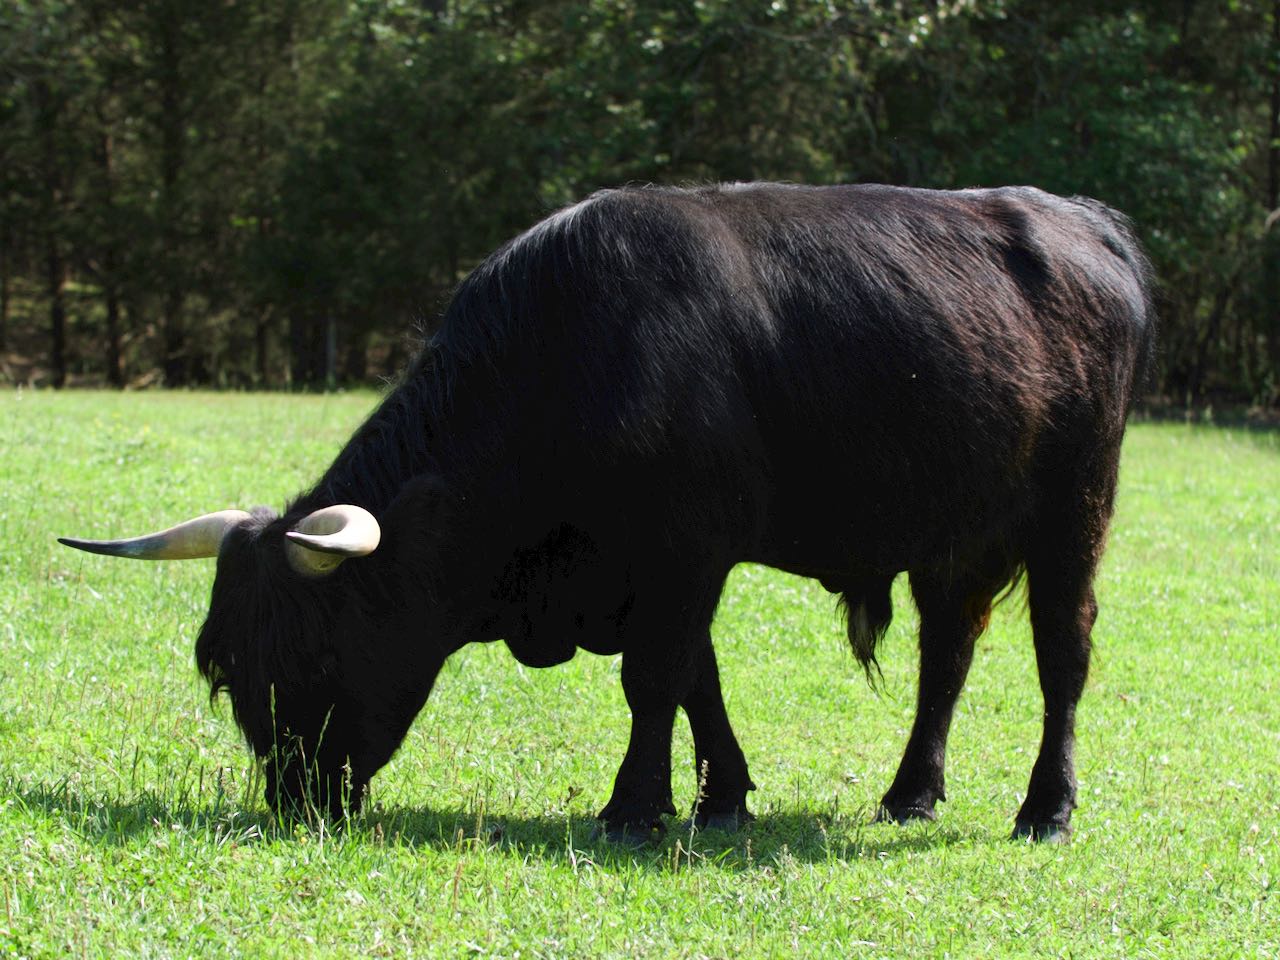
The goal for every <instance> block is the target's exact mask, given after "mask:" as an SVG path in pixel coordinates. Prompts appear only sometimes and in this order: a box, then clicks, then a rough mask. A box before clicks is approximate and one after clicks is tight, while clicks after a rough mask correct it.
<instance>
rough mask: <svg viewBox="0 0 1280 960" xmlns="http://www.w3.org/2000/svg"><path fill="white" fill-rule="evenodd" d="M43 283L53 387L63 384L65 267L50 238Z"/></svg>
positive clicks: (65, 381) (59, 387)
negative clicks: (46, 307) (47, 304)
mask: <svg viewBox="0 0 1280 960" xmlns="http://www.w3.org/2000/svg"><path fill="white" fill-rule="evenodd" d="M45 284H46V291H47V293H48V295H49V334H50V349H49V370H50V374H51V377H52V383H53V385H54V387H55V388H57V389H59V390H61V389H62V388H63V387H65V386H66V385H67V306H66V298H65V296H64V291H65V289H66V284H67V268H66V264H65V263H64V262H63V260H62V256H61V255H60V254H59V253H58V248H57V244H56V242H55V241H54V239H53V238H52V237H50V238H49V246H48V249H47V250H46V251H45Z"/></svg>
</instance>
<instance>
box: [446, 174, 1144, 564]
mask: <svg viewBox="0 0 1280 960" xmlns="http://www.w3.org/2000/svg"><path fill="white" fill-rule="evenodd" d="M1108 229H1110V228H1109V227H1108V221H1107V219H1106V216H1105V215H1104V214H1103V213H1100V212H1099V210H1098V209H1097V208H1093V207H1089V206H1087V205H1081V204H1077V203H1073V202H1072V201H1065V200H1061V199H1059V198H1055V197H1050V196H1048V195H1046V194H1043V193H1040V192H1039V191H1034V190H1023V189H1014V190H1004V191H964V192H959V193H946V192H935V191H917V190H904V189H896V188H885V187H844V188H798V187H778V186H769V185H748V186H744V187H734V188H726V189H706V190H697V191H678V190H651V189H644V190H626V191H615V192H611V193H608V194H606V195H603V196H600V197H597V198H594V199H593V200H591V201H588V202H587V203H585V204H582V205H580V206H578V207H575V208H572V209H571V210H569V211H567V212H565V213H562V214H560V215H557V217H555V218H552V219H551V220H549V221H547V222H545V223H544V224H542V225H540V226H539V227H537V228H535V229H534V230H533V231H530V233H529V234H527V235H525V236H524V237H522V238H520V239H519V240H517V241H516V242H515V243H514V244H512V245H511V247H509V248H507V249H505V250H503V251H500V252H499V254H497V255H495V257H494V258H491V260H490V262H489V263H488V264H486V265H485V267H484V268H482V269H481V270H480V271H477V274H476V275H474V276H473V278H472V280H470V281H468V284H467V285H465V286H464V289H463V291H462V292H461V293H460V295H459V298H458V299H457V300H455V304H454V307H453V308H451V314H452V316H451V317H450V318H449V319H447V320H446V330H445V337H444V342H445V344H446V345H448V341H449V340H450V338H451V337H452V338H454V339H455V340H456V341H457V345H456V348H452V347H451V352H452V353H453V354H455V355H456V356H457V357H460V358H461V364H460V366H461V367H465V368H468V369H469V370H470V371H471V372H470V373H469V374H468V376H473V377H475V376H488V377H492V378H493V382H492V383H491V384H489V385H488V387H487V388H486V389H482V390H480V391H478V394H477V395H480V396H485V397H489V398H490V399H489V400H487V401H486V403H487V404H489V406H487V407H486V406H485V404H475V405H474V407H473V416H474V419H475V420H476V421H477V423H480V422H482V421H483V422H485V423H493V422H501V423H503V424H504V425H505V426H504V428H503V433H504V434H505V438H496V439H493V440H486V443H487V445H488V446H489V448H490V449H492V450H494V451H500V452H502V455H503V456H506V457H508V458H511V457H515V458H516V459H522V460H524V461H526V462H535V461H536V462H544V463H547V464H549V465H550V469H549V470H547V471H546V475H545V477H543V478H542V481H543V482H542V485H541V486H539V485H538V481H536V480H532V479H530V478H528V477H525V478H523V480H522V481H521V482H522V484H523V489H522V493H521V496H522V498H523V500H524V501H525V502H523V503H521V505H520V509H522V510H527V509H528V511H529V512H537V509H531V508H529V503H530V502H532V501H540V502H542V503H544V504H546V507H545V510H546V511H548V512H549V513H553V514H560V513H565V512H569V513H572V514H573V516H574V517H575V518H582V522H583V523H584V524H593V523H595V524H601V525H606V526H607V525H608V524H611V523H618V524H627V523H628V522H629V518H630V522H631V523H632V530H631V531H629V533H628V535H631V534H634V533H636V532H637V531H639V532H646V531H652V534H653V535H654V536H657V537H665V538H667V539H672V538H673V537H675V536H676V535H677V534H679V533H681V532H685V533H687V534H688V538H689V539H697V538H699V537H701V538H703V539H707V538H711V539H717V540H719V541H721V542H722V543H724V544H728V545H729V548H730V549H732V550H733V551H736V552H737V554H738V556H737V559H758V560H764V561H766V562H772V563H777V564H778V565H781V566H789V567H792V568H796V569H801V568H803V569H814V570H820V569H822V568H823V567H824V566H826V565H829V564H847V563H848V562H849V558H857V559H858V560H859V561H860V562H861V563H863V564H864V565H866V566H868V567H872V568H876V569H894V570H896V569H902V568H904V567H906V566H910V565H911V563H912V562H913V561H914V560H917V559H919V558H920V557H923V556H931V555H936V554H937V553H938V552H939V551H943V550H946V549H948V548H949V546H950V545H953V544H955V543H958V542H959V543H973V542H974V541H975V540H976V539H980V538H981V537H987V536H999V535H1000V529H999V528H1000V527H1001V525H1007V524H1009V523H1012V522H1016V519H1017V517H1018V516H1019V515H1021V514H1023V513H1025V512H1026V511H1027V510H1028V509H1030V508H1031V506H1032V505H1033V504H1032V500H1033V499H1034V497H1035V494H1036V482H1035V480H1036V476H1037V471H1038V470H1041V469H1043V464H1044V463H1046V462H1049V461H1052V460H1053V459H1054V458H1055V457H1064V456H1070V455H1072V453H1073V451H1074V450H1075V448H1076V447H1078V446H1079V445H1080V444H1082V443H1088V442H1091V439H1092V438H1094V437H1096V436H1097V435H1098V433H1099V431H1101V430H1102V429H1103V426H1104V425H1105V424H1107V423H1110V424H1111V425H1112V426H1113V427H1114V425H1115V424H1116V423H1119V424H1121V425H1122V424H1123V417H1124V410H1125V407H1126V405H1127V401H1128V395H1127V393H1128V391H1129V390H1130V389H1131V388H1132V381H1133V372H1134V366H1135V364H1134V361H1133V358H1134V357H1135V356H1136V355H1137V352H1138V349H1139V348H1138V346H1137V343H1138V341H1139V340H1140V339H1141V333H1140V331H1139V327H1140V326H1141V324H1142V323H1144V322H1145V317H1142V316H1139V314H1140V313H1141V311H1142V305H1143V304H1144V303H1145V291H1144V289H1143V278H1142V277H1141V276H1140V273H1141V271H1140V270H1138V269H1136V268H1135V267H1134V266H1133V265H1132V264H1131V263H1128V262H1126V260H1125V256H1124V254H1125V253H1126V250H1127V249H1128V248H1127V247H1126V246H1125V242H1127V240H1126V238H1125V237H1123V236H1120V240H1119V241H1117V240H1116V236H1117V235H1118V234H1117V233H1116V231H1115V230H1112V236H1111V237H1110V238H1108V236H1107V235H1106V234H1107V232H1108ZM1138 257H1139V258H1140V254H1139V255H1138ZM450 326H452V332H451V331H450V329H449V327H450ZM459 393H460V394H461V393H462V391H461V389H460V390H459ZM498 397H501V398H507V399H505V400H499V399H494V398H498ZM495 411H496V414H495ZM1117 411H1118V412H1117ZM456 432H457V434H458V435H466V436H469V435H471V431H468V430H458V431H456ZM475 432H476V433H477V435H478V434H479V433H480V432H481V431H480V429H479V428H477V429H476V431H475ZM503 451H505V452H503ZM513 451H514V452H513ZM530 491H533V492H530ZM620 503H625V506H623V507H622V508H621V509H620V506H619V504H620ZM538 509H541V508H538Z"/></svg>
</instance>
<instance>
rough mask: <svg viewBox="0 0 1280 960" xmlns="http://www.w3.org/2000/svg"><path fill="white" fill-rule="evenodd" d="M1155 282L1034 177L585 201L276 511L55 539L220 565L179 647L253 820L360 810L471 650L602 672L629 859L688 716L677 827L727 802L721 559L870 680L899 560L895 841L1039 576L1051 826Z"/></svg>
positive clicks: (561, 217)
mask: <svg viewBox="0 0 1280 960" xmlns="http://www.w3.org/2000/svg"><path fill="white" fill-rule="evenodd" d="M1148 293H1149V276H1148V268H1147V265H1146V261H1145V259H1144V258H1143V255H1142V253H1141V251H1140V250H1139V248H1138V246H1137V244H1136V242H1135V241H1134V239H1133V236H1132V234H1131V233H1130V231H1129V229H1128V227H1127V225H1126V223H1125V221H1124V219H1123V218H1122V217H1121V216H1119V215H1118V214H1116V213H1115V212H1114V211H1111V210H1109V209H1107V208H1106V207H1104V206H1102V205H1101V204H1098V203H1096V202H1093V201H1090V200H1085V199H1080V198H1075V199H1062V198H1059V197H1054V196H1051V195H1048V194H1045V193H1043V192H1041V191H1038V190H1034V189H1030V188H1011V189H1001V190H970V191H961V192H954V193H944V192H932V191H924V190H909V189H896V188H889V187H874V186H865V187H833V188H804V187H795V186H773V185H765V184H758V185H735V186H727V187H712V188H705V189H695V190H676V189H659V188H637V189H625V190H617V191H608V192H604V193H601V194H597V195H596V196H594V197H592V198H590V199H589V200H587V201H585V202H583V203H581V204H578V205H576V206H574V207H571V208H569V209H567V210H564V211H561V212H560V213H558V214H556V215H554V216H552V217H551V218H549V219H548V220H546V221H544V222H542V223H540V224H538V225H537V226H535V227H534V228H532V229H531V230H530V231H528V232H527V233H525V234H523V235H522V236H520V237H518V238H517V239H515V240H514V241H512V242H511V243H509V244H507V245H506V246H504V247H503V248H502V249H500V250H498V251H497V252H496V253H494V254H493V255H492V256H490V257H489V258H488V259H487V260H486V261H485V262H484V263H482V264H481V265H480V266H479V267H478V268H477V269H476V270H475V271H474V272H473V273H472V274H471V275H470V276H469V277H468V278H467V279H466V280H465V281H464V282H463V283H462V284H461V286H460V287H459V289H458V291H457V293H456V296H455V297H454V299H453V302H452V303H451V305H450V306H449V308H448V310H447V311H446V314H445V316H444V319H443V322H442V325H441V327H440V329H439V332H438V333H437V334H436V335H435V336H434V337H433V338H432V339H431V341H430V342H429V343H428V344H427V345H426V346H425V348H424V349H423V350H422V352H421V353H420V355H419V356H418V357H417V358H416V359H415V360H414V362H413V363H412V364H411V366H410V368H409V370H408V371H407V372H406V374H405V376H404V378H403V380H402V381H401V382H400V384H399V385H398V386H397V387H396V388H395V389H394V390H393V391H392V392H391V393H390V395H389V396H388V397H387V398H386V399H385V401H384V402H383V403H382V405H381V406H380V407H379V408H378V410H377V411H376V412H375V413H374V414H373V416H372V417H371V418H370V419H369V420H368V421H367V422H366V423H365V424H364V425H363V426H362V427H361V428H360V429H359V430H358V431H357V432H356V434H355V436H354V437H353V438H352V439H351V441H350V443H348V445H347V446H346V448H345V449H344V450H343V451H342V452H341V453H340V454H339V456H338V458H337V460H336V461H335V462H334V464H333V465H332V466H331V467H330V468H329V470H328V472H327V473H326V474H325V475H324V477H323V478H322V479H321V480H320V482H319V483H318V484H317V485H316V486H315V488H314V489H313V490H311V491H310V492H308V493H306V494H304V495H302V496H301V497H299V498H298V500H297V501H296V502H295V503H293V504H292V505H291V506H290V507H289V508H288V509H287V510H286V511H285V513H284V515H283V516H279V517H277V516H276V515H275V514H274V513H272V512H270V511H265V510H258V511H255V512H254V513H252V514H248V513H240V512H227V513H223V514H217V515H211V516H212V517H214V518H216V521H215V520H210V518H208V517H206V518H201V519H200V520H199V521H193V522H192V523H193V524H195V527H194V528H193V529H196V528H198V529H197V534H198V536H197V534H193V533H191V532H190V531H187V532H185V533H184V532H182V531H183V530H185V526H184V527H181V528H175V530H177V531H178V532H177V533H175V532H174V531H168V532H166V533H164V534H162V535H153V536H151V537H146V538H138V539H137V540H132V541H111V542H86V541H77V542H73V545H77V546H83V547H87V548H89V549H94V550H98V551H99V552H107V553H117V554H123V555H131V556H144V557H145V556H196V555H213V554H216V555H217V556H218V568H217V577H216V579H215V581H214V585H213V593H212V598H211V601H210V608H209V615H208V618H207V620H206V621H205V624H204V627H203V629H202V630H201V633H200V637H199V640H198V641H197V644H196V658H197V661H198V663H199V666H200V669H201V670H202V671H203V673H204V674H205V676H206V677H208V679H209V681H210V683H211V685H212V689H213V692H214V693H215V694H216V692H217V691H218V690H219V689H222V688H226V689H227V690H228V691H229V693H230V697H231V702H232V704H233V707H234V710H235V716H236V719H237V722H238V723H239V724H240V726H241V727H242V729H243V730H244V733H245V735H246V737H247V738H248V740H249V741H250V743H251V744H252V746H253V748H254V749H255V750H256V752H257V753H258V754H259V755H261V756H264V757H268V758H269V762H268V764H267V770H268V778H267V784H268V785H267V793H268V801H269V802H270V803H272V804H282V805H283V804H289V805H293V804H299V803H314V804H318V805H319V807H320V808H321V809H324V810H328V811H329V812H331V813H333V814H334V815H340V814H341V813H342V812H343V810H344V807H346V808H350V807H351V806H353V805H355V804H357V803H358V802H359V799H360V797H361V795H362V794H363V792H364V790H365V788H366V786H367V784H368V782H369V779H370V778H371V777H372V776H373V774H374V773H375V772H376V771H377V770H378V769H379V768H380V767H381V766H382V765H383V764H385V763H386V762H387V760H388V759H389V758H390V757H391V755H392V754H393V753H394V751H395V750H396V749H397V747H398V746H399V744H400V743H401V741H402V740H403V738H404V736H405V733H406V731H407V730H408V728H409V725H410V723H411V722H412V721H413V719H414V717H415V715H416V714H417V713H418V711H419V710H420V709H421V708H422V706H423V704H424V702H425V701H426V699H427V695H428V693H429V692H430V689H431V686H432V683H433V682H434V680H435V677H436V676H437V674H438V672H439V670H440V668H441V665H442V664H443V663H444V661H445V658H447V657H448V656H449V655H450V654H451V653H453V652H454V651H455V650H457V649H459V648H460V647H461V646H463V645H464V644H466V643H469V642H471V641H489V640H494V639H503V640H505V641H506V643H507V644H508V646H509V647H510V649H511V652H512V653H513V654H514V655H515V656H516V657H517V658H518V659H519V660H520V661H521V662H523V663H526V664H532V665H535V666H547V665H550V664H555V663H559V662H562V661H564V660H567V659H568V658H570V657H572V656H573V655H574V653H575V651H576V650H577V649H578V648H579V647H581V648H583V649H586V650H589V651H592V652H594V653H601V654H619V653H620V654H621V655H622V686H623V690H624V692H625V694H626V699H627V703H628V705H629V706H630V709H631V715H632V728H631V740H630V746H629V747H628V749H627V753H626V757H625V758H624V759H623V762H622V766H621V769H620V770H619V771H618V776H617V780H616V782H615V785H614V790H613V796H612V798H611V799H610V800H609V802H608V803H607V804H606V805H605V807H604V809H603V810H602V811H601V813H600V817H601V818H602V819H603V821H604V822H605V825H606V827H607V829H608V830H609V832H610V833H611V834H616V833H619V832H622V831H629V832H630V834H631V835H633V836H635V835H639V836H647V835H649V833H650V831H651V830H652V829H654V828H656V827H659V826H660V822H661V821H660V818H661V815H662V814H664V813H674V812H675V810H674V807H673V806H672V798H671V783H670V779H671V734H672V726H673V723H674V720H675V716H676V712H677V709H678V708H683V709H684V711H685V713H686V715H687V716H688V719H689V723H690V726H691V727H692V731H693V740H694V745H695V752H696V763H697V768H698V771H699V779H700V782H701V783H702V787H701V797H700V801H699V804H698V806H697V810H696V815H697V818H698V820H699V822H700V823H703V824H705V823H713V824H718V825H733V824H736V823H738V822H740V821H741V820H742V819H744V818H745V817H747V816H748V813H747V808H746V794H747V791H748V790H750V789H752V788H753V787H754V784H752V782H751V778H750V776H749V775H748V772H747V764H746V761H745V759H744V758H743V754H742V751H741V749H740V748H739V746H738V743H737V740H736V739H735V737H734V734H733V731H732V729H731V728H730V725H729V719H728V717H727V715H726V712H725V707H724V703H723V700H722V698H721V691H720V681H719V676H718V674H717V670H716V660H715V654H714V652H713V650H712V645H711V635H710V627H711V622H712V617H713V614H714V612H715V609H716V604H717V602H718V599H719V597H720V593H721V589H722V587H723V585H724V582H725V578H726V576H727V575H728V573H729V571H730V569H731V568H732V567H733V566H734V565H735V564H737V563H740V562H743V561H752V562H756V563H763V564H768V565H769V566H772V567H776V568H778V569H781V570H787V571H791V572H793V573H798V574H802V575H805V576H809V577H814V578H817V579H819V580H820V581H821V582H822V583H823V584H824V585H825V586H826V587H827V589H829V590H831V591H833V592H836V593H839V594H841V595H842V603H843V605H844V607H845V611H846V614H847V618H848V632H849V638H850V641H851V643H852V646H853V650H854V652H855V654H856V655H857V656H858V658H859V659H860V660H861V662H862V663H863V665H864V666H865V667H867V668H868V669H871V668H872V667H873V666H874V658H875V645H876V641H877V639H878V638H879V637H880V636H881V635H882V634H883V632H884V630H885V628H886V627H887V625H888V622H889V618H890V616H891V610H890V605H889V586H890V584H891V582H892V580H893V578H894V576H895V575H896V574H898V573H899V572H902V571H907V572H908V573H909V575H910V583H911V591H912V594H913V596H914V598H915V602H916V604H917V606H918V608H919V611H920V647H921V658H920V682H919V704H918V712H917V715H916V720H915V725H914V728H913V730H912V732H911V737H910V740H909V742H908V744H907V748H906V753H905V755H904V756H903V759H902V764H901V766H900V767H899V769H898V774H897V776H896V778H895V779H894V781H893V784H892V786H890V788H889V790H888V792H887V793H886V794H885V795H884V799H883V801H882V811H881V812H882V815H884V816H889V817H892V818H895V819H899V820H903V819H908V818H932V817H933V816H934V807H935V804H936V803H937V801H939V800H941V799H943V798H944V785H943V756H944V751H945V745H946V738H947V731H948V728H949V726H950V722H951V717H952V713H953V709H954V706H955V703H956V699H957V697H958V695H959V693H960V689H961V687H962V685H963V683H964V679H965V675H966V673H967V671H968V669H969V663H970V660H971V658H972V653H973V646H974V641H975V639H976V638H977V636H978V635H979V634H980V633H981V632H982V630H983V628H984V627H985V626H986V623H987V619H988V615H989V613H990V608H991V604H992V602H993V599H994V598H995V597H996V596H997V595H998V594H999V593H1000V592H1001V591H1002V590H1003V589H1004V588H1006V587H1007V586H1008V585H1009V584H1010V583H1011V582H1013V581H1014V580H1015V579H1016V578H1017V577H1019V576H1020V575H1021V574H1022V573H1023V572H1024V571H1025V573H1026V577H1027V581H1028V591H1029V597H1028V600H1029V607H1030V612H1031V622H1032V627H1033V633H1034V642H1035V650H1036V659H1037V663H1038V666H1039V675H1040V686H1041V690H1042V692H1043V695H1044V702H1045V709H1044V735H1043V740H1042V743H1041V747H1040V755H1039V757H1038V758H1037V760H1036V763H1035V766H1034V768H1033V770H1032V773H1031V781H1030V786H1029V788H1028V790H1027V796H1026V800H1025V802H1024V803H1023V805H1022V809H1021V810H1020V812H1019V813H1018V815H1017V820H1016V824H1017V826H1016V831H1015V832H1016V833H1017V834H1019V835H1030V836H1034V837H1038V838H1052V837H1062V836H1065V835H1067V833H1068V831H1069V829H1070V817H1071V812H1072V809H1073V807H1074V805H1075V794H1076V783H1075V774H1074V766H1073V759H1072V752H1073V743H1074V717H1075V709H1076V703H1077V701H1078V699H1079V697H1080V693H1081V688H1082V686H1083V684H1084V681H1085V675H1086V671H1087V668H1088V661H1089V648H1090V631H1091V629H1092V626H1093V623H1094V618H1095V616H1096V613H1097V606H1096V604H1095V602H1094V594H1093V590H1092V586H1091V584H1092V580H1093V576H1094V572H1095V569H1096V567H1097V564H1098V559H1099V555H1100V553H1101V550H1102V547H1103V541H1104V538H1105V534H1106V530H1107V525H1108V522H1109V519H1110V515H1111V510H1112V503H1113V499H1114V493H1115V486H1116V472H1117V463H1118V457H1119V452H1120V443H1121V438H1122V436H1123V433H1124V427H1125V419H1126V414H1127V411H1128V409H1129V406H1130V402H1131V399H1132V397H1133V394H1134V391H1135V389H1136V383H1137V380H1138V377H1139V375H1140V371H1141V368H1142V366H1143V364H1144V361H1145V357H1146V355H1147V354H1148V352H1149V349H1150V344H1151V342H1152V336H1153V316H1152V311H1151V306H1150V298H1149V295H1148ZM337 504H346V505H351V506H349V507H335V506H334V505H337ZM324 508H333V509H331V510H326V509H324ZM356 508H363V509H362V510H358V509H356ZM344 511H347V513H344ZM338 514H342V516H343V519H341V520H335V519H334V516H336V515H338ZM348 514H349V515H350V516H352V517H354V516H357V515H358V518H359V519H358V520H350V519H349V517H348ZM349 522H350V523H352V524H354V526H352V527H350V528H349V529H348V528H347V527H346V526H344V525H345V524H348V523H349ZM211 523H212V524H213V526H212V528H211V527H210V526H209V525H210V524H211ZM356 528H359V530H361V531H363V532H362V533H359V534H358V535H357V534H353V533H351V532H350V530H351V529H356ZM210 529H212V530H213V532H212V533H210ZM344 530H346V531H347V532H345V533H344V532H343V531H344ZM335 531H337V532H335ZM379 536H380V537H381V542H380V543H379ZM193 537H194V538H195V539H197V540H199V541H200V545H199V546H197V547H191V546H190V544H189V543H187V540H190V539H191V538H193ZM184 538H185V539H184ZM201 538H203V539H201ZM344 538H345V540H344ZM173 542H177V543H178V544H179V546H177V547H175V546H173ZM157 544H159V545H160V546H157ZM375 547H376V549H375ZM346 558H354V559H346ZM344 561H345V562H344Z"/></svg>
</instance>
